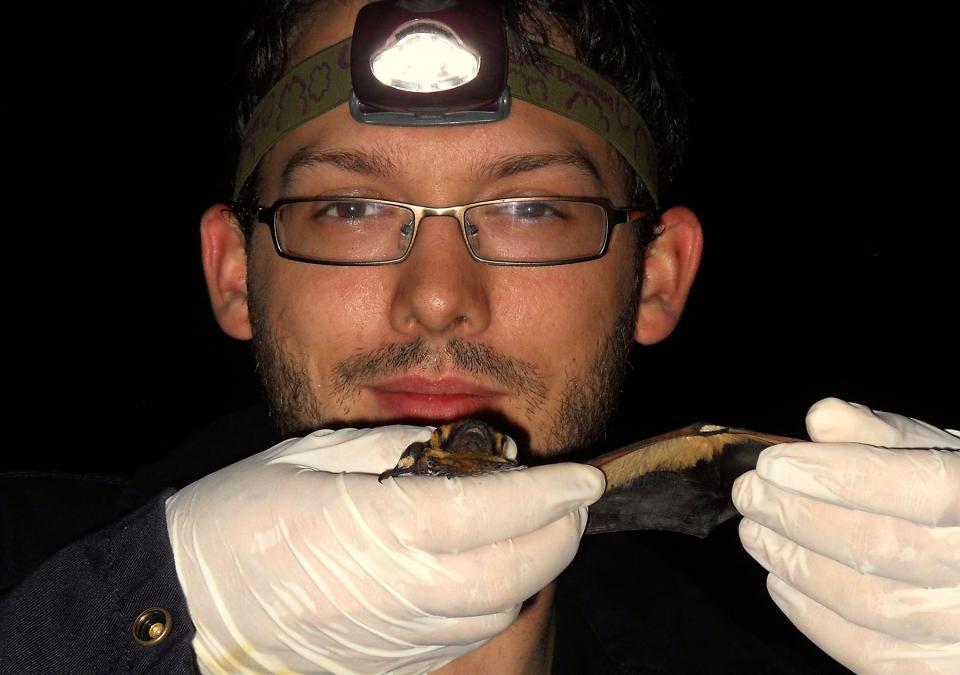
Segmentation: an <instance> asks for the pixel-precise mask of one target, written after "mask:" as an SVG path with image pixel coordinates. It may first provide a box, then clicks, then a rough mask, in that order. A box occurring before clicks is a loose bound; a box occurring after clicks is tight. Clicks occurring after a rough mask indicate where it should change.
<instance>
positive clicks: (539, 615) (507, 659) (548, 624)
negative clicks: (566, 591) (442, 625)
mask: <svg viewBox="0 0 960 675" xmlns="http://www.w3.org/2000/svg"><path fill="white" fill-rule="evenodd" d="M556 588H557V582H556V581H552V582H550V584H549V585H548V586H547V587H546V588H544V589H543V590H542V591H540V592H539V593H537V594H536V595H535V596H533V597H532V598H530V599H529V600H527V601H526V602H525V603H523V608H522V609H521V610H520V616H518V617H517V620H516V621H515V622H514V623H513V625H512V626H510V627H509V628H508V629H507V630H505V631H503V632H502V633H500V634H499V635H497V636H495V637H494V638H492V639H491V640H490V641H489V642H488V643H487V644H485V645H483V646H482V647H480V649H477V650H476V651H472V652H470V653H469V654H466V655H465V656H461V657H460V658H459V659H457V660H455V661H452V662H450V663H448V664H447V665H446V666H444V667H443V668H441V669H440V670H437V671H434V673H435V675H461V673H474V674H475V673H497V674H498V675H500V674H501V673H502V674H503V675H513V674H517V675H520V674H521V673H523V674H524V675H526V674H531V675H541V674H542V675H548V674H549V673H550V666H551V663H552V662H553V638H554V633H555V632H556V630H555V629H556V618H555V615H554V611H553V605H554V594H555V592H556Z"/></svg>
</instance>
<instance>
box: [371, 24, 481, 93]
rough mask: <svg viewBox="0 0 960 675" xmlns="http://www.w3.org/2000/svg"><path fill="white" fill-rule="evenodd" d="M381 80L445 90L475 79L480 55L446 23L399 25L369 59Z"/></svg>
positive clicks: (404, 87)
mask: <svg viewBox="0 0 960 675" xmlns="http://www.w3.org/2000/svg"><path fill="white" fill-rule="evenodd" d="M370 69H371V70H372V71H373V75H374V77H376V78H377V80H379V81H380V82H381V83H383V84H385V85H387V86H388V87H393V88H394V89H400V90H401V91H411V92H433V91H447V90H450V89H454V88H456V87H459V86H461V85H463V84H466V83H467V82H470V81H471V80H473V79H474V78H476V76H477V73H479V72H480V55H479V54H477V53H476V52H474V51H472V50H471V49H469V48H468V47H467V46H466V45H464V44H463V41H462V40H461V39H460V38H459V37H458V36H457V35H456V33H454V32H453V31H452V30H450V29H449V28H448V27H447V26H444V25H442V24H438V23H435V22H433V21H417V22H413V23H412V24H408V25H407V26H404V27H402V28H401V29H399V30H398V31H397V33H396V34H395V36H394V37H393V39H391V40H390V42H389V43H388V44H387V45H386V46H384V48H383V49H381V50H379V51H378V52H376V53H374V54H373V56H372V57H371V59H370Z"/></svg>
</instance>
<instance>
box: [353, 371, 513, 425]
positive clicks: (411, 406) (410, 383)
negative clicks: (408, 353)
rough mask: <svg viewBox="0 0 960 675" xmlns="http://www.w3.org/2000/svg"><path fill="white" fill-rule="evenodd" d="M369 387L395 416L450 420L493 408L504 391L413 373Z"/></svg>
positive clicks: (381, 403) (384, 406)
mask: <svg viewBox="0 0 960 675" xmlns="http://www.w3.org/2000/svg"><path fill="white" fill-rule="evenodd" d="M367 389H368V390H369V391H370V392H371V393H372V394H373V396H374V398H375V399H376V401H377V403H378V404H379V405H380V407H381V408H383V409H384V411H386V412H387V413H389V414H390V415H391V416H392V417H397V418H401V419H410V420H424V421H433V422H446V421H452V420H456V419H461V418H464V417H470V416H471V415H474V414H476V413H478V412H481V411H484V410H492V409H493V406H494V404H495V403H496V402H497V401H498V400H499V399H500V398H502V397H503V395H504V394H503V393H501V392H499V391H496V390H494V389H489V388H487V387H484V386H481V385H479V384H476V383H474V382H470V381H469V380H464V379H460V378H455V377H444V378H441V379H435V380H434V379H429V378H426V377H421V376H416V375H409V376H405V377H398V378H393V379H389V380H384V381H382V382H378V383H376V384H373V385H369V386H368V387H367Z"/></svg>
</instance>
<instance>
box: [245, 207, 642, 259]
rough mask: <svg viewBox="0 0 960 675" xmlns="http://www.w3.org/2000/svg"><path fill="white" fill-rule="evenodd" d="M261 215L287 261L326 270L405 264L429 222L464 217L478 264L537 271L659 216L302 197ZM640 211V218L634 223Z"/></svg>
mask: <svg viewBox="0 0 960 675" xmlns="http://www.w3.org/2000/svg"><path fill="white" fill-rule="evenodd" d="M235 210H237V209H235ZM250 210H251V209H248V210H246V211H247V212H249V211H250ZM242 211H244V210H243V209H242V208H239V210H238V212H242ZM256 211H257V222H261V223H265V224H267V225H269V226H270V230H271V232H272V233H273V242H274V245H275V246H276V249H277V253H278V254H279V255H280V256H282V257H284V258H287V259H289V260H299V261H301V262H307V263H315V264H320V265H388V264H391V263H399V262H402V261H404V260H406V259H407V257H408V256H409V255H410V251H411V250H412V249H413V243H414V241H415V240H416V238H417V232H418V231H419V230H420V224H421V223H422V222H423V219H424V218H425V217H426V216H451V217H454V218H456V219H457V221H458V222H459V223H460V231H461V232H462V233H463V240H464V242H465V243H466V245H467V249H468V250H469V251H470V255H471V256H472V257H473V259H474V260H476V261H478V262H482V263H488V264H491V265H531V266H533V265H566V264H569V263H576V262H583V261H586V260H594V259H596V258H599V257H601V256H602V255H604V254H605V253H606V252H607V245H608V244H609V241H610V232H611V230H612V229H613V227H614V226H615V225H617V224H620V223H627V222H631V223H646V224H648V225H650V226H652V225H653V221H654V220H655V214H654V213H653V210H652V209H643V208H637V209H617V208H614V207H613V206H612V205H611V204H610V203H609V202H608V201H606V200H603V199H582V198H579V197H523V198H518V199H494V200H491V201H485V202H475V203H473V204H464V205H462V206H446V207H442V208H431V207H426V206H417V205H415V204H405V203H402V202H391V201H385V200H382V199H361V198H354V197H309V198H300V197H298V198H291V199H280V200H278V201H276V202H275V203H274V204H273V206H270V207H264V206H260V207H257V208H256ZM635 211H639V212H640V214H639V217H638V218H634V219H633V220H630V213H631V212H635Z"/></svg>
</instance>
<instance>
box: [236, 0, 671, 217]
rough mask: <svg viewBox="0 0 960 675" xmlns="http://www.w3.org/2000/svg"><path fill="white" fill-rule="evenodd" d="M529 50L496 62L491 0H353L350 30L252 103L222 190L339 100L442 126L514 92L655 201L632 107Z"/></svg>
mask: <svg viewBox="0 0 960 675" xmlns="http://www.w3.org/2000/svg"><path fill="white" fill-rule="evenodd" d="M536 51H537V58H536V61H535V62H528V61H511V62H510V63H508V61H507V43H506V36H505V33H504V28H503V18H502V15H501V10H500V6H499V3H497V2H495V1H493V0H382V1H381V2H374V3H371V4H368V5H365V6H364V7H363V8H362V9H361V10H360V12H359V14H358V15H357V20H356V24H355V25H354V33H353V37H352V38H349V39H347V40H344V41H343V42H340V43H338V44H335V45H333V46H331V47H328V48H326V49H324V50H322V51H320V52H318V53H316V54H314V55H313V56H310V57H309V58H307V59H306V60H304V61H302V62H300V63H299V64H297V65H296V66H294V67H293V68H291V69H290V70H288V71H287V72H286V73H285V74H284V76H283V77H282V78H281V79H280V81H279V82H277V83H276V84H275V85H274V86H273V88H271V89H270V91H269V92H267V94H266V96H264V97H263V99H261V101H260V102H259V103H258V104H257V107H256V109H255V110H254V111H253V114H252V115H251V117H250V121H249V122H248V123H247V126H246V128H245V129H244V134H243V140H242V145H241V148H240V158H239V161H238V164H237V176H236V180H235V182H234V199H236V198H237V197H238V196H239V193H240V190H241V189H242V188H243V185H244V183H245V182H246V181H247V179H248V178H249V177H250V175H251V174H252V173H253V171H254V169H256V166H257V164H259V163H260V160H261V159H263V157H264V155H266V154H267V152H268V151H269V150H270V148H271V147H272V146H273V145H274V144H275V143H276V142H277V141H279V140H280V139H281V138H283V137H284V136H285V135H286V134H288V133H289V132H290V131H291V130H293V129H295V128H296V127H298V126H300V125H301V124H304V123H305V122H308V121H309V120H311V119H313V118H314V117H317V116H319V115H322V114H324V113H325V112H327V111H329V110H332V109H333V108H335V107H337V106H339V105H341V104H342V103H344V102H349V107H350V113H351V115H353V117H354V119H356V120H357V121H359V122H363V123H367V124H389V125H399V126H445V125H451V124H477V123H481V122H495V121H497V120H501V119H503V118H504V117H506V116H507V115H508V114H509V111H510V102H511V98H516V99H520V100H523V101H526V102H527V103H531V104H533V105H536V106H539V107H540V108H544V109H546V110H549V111H551V112H554V113H557V114H559V115H563V116H564V117H567V118H569V119H572V120H574V121H575V122H577V123H579V124H581V125H583V126H584V127H586V128H588V129H590V130H591V131H593V132H595V133H596V134H598V135H599V136H601V137H602V138H604V139H605V140H606V141H607V142H608V143H610V144H611V145H612V146H613V147H614V148H615V149H616V150H617V152H619V153H620V155H621V156H622V157H623V158H624V159H625V160H626V161H627V163H628V164H630V166H631V167H632V168H633V169H634V171H636V172H637V175H638V176H639V177H640V180H641V181H642V182H643V184H644V186H645V187H646V189H647V191H648V192H649V193H650V196H651V197H652V198H653V202H654V204H655V205H656V204H657V169H656V148H655V147H654V145H653V140H652V138H651V137H650V132H649V130H648V129H647V126H646V124H645V123H644V121H643V118H642V117H641V116H640V113H638V112H637V111H636V110H635V109H634V108H633V106H632V105H631V104H630V102H629V101H628V100H627V99H626V97H624V96H623V94H621V93H620V92H619V91H617V89H616V87H614V86H613V85H612V84H610V83H609V82H607V81H606V80H605V79H603V78H602V77H601V76H600V75H598V74H597V73H595V72H594V71H593V70H591V69H590V68H588V67H586V66H585V65H583V64H582V63H579V62H578V61H576V60H575V59H573V58H571V57H570V56H567V55H566V54H563V53H561V52H558V51H557V50H555V49H551V48H549V47H545V46H542V45H541V46H537V47H536Z"/></svg>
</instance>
